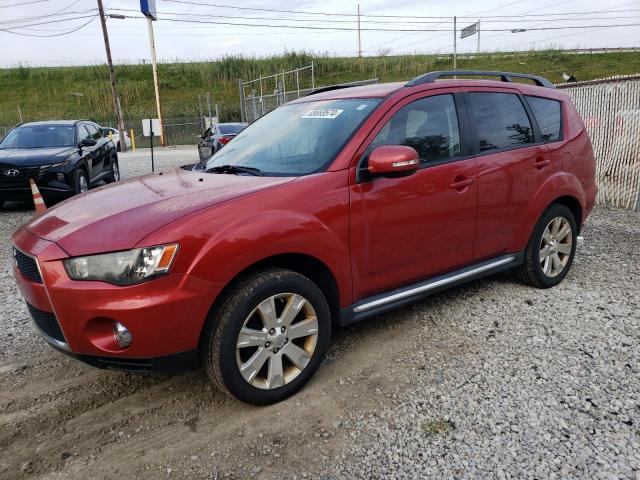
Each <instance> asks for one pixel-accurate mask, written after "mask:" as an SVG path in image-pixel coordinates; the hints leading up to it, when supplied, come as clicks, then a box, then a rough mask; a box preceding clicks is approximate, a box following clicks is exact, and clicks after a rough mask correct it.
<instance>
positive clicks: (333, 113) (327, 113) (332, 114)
mask: <svg viewBox="0 0 640 480" xmlns="http://www.w3.org/2000/svg"><path fill="white" fill-rule="evenodd" d="M342 112H344V110H340V109H337V108H315V109H313V110H310V111H308V112H307V113H305V114H304V115H303V116H302V117H301V118H328V119H330V120H333V119H334V118H336V117H337V116H338V115H340V114H341V113H342Z"/></svg>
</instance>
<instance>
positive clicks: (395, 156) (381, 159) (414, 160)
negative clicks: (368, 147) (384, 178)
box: [368, 145, 420, 175]
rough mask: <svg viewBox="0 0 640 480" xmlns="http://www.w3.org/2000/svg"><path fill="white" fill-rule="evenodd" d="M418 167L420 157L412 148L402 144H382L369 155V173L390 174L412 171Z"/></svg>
mask: <svg viewBox="0 0 640 480" xmlns="http://www.w3.org/2000/svg"><path fill="white" fill-rule="evenodd" d="M418 167H420V157H419V156H418V152H416V150H415V149H414V148H411V147H406V146H403V145H382V146H380V147H376V148H375V149H374V150H373V152H371V154H370V155H369V167H368V169H369V173H370V174H372V175H390V174H394V173H413V172H415V171H416V170H418Z"/></svg>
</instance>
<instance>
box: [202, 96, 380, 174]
mask: <svg viewBox="0 0 640 480" xmlns="http://www.w3.org/2000/svg"><path fill="white" fill-rule="evenodd" d="M380 101H381V100H380V99H369V98H367V99H355V98H352V99H342V100H320V101H315V102H314V101H311V102H304V103H292V104H288V105H283V106H282V107H279V108H276V109H275V110H273V111H271V112H269V113H268V114H267V115H265V116H264V117H261V118H259V119H258V120H256V121H255V122H254V123H252V124H251V125H249V126H248V127H247V128H245V129H244V130H242V131H241V132H240V133H239V134H238V135H237V136H236V137H235V138H234V139H233V141H232V142H229V144H227V146H225V147H224V148H222V149H220V150H218V152H217V153H216V154H215V155H213V156H212V157H211V158H210V159H209V160H208V161H207V164H206V170H210V169H214V168H216V167H223V166H233V167H244V168H250V169H257V171H258V172H259V173H260V174H262V175H272V176H298V175H308V174H310V173H315V172H319V171H322V170H324V169H325V168H326V167H327V166H328V165H329V164H330V163H331V162H332V161H333V160H334V159H335V157H336V155H337V154H338V153H339V152H340V150H342V148H343V146H344V144H345V143H346V142H347V141H348V140H349V138H350V137H351V135H353V133H354V132H355V131H356V130H357V129H358V127H359V126H360V125H361V124H362V122H364V120H365V119H366V118H367V117H368V116H369V115H370V114H371V113H372V112H373V111H374V110H375V108H376V107H377V106H378V105H379V104H380Z"/></svg>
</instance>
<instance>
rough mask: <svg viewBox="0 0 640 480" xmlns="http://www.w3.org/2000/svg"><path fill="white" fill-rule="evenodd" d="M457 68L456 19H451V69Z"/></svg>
mask: <svg viewBox="0 0 640 480" xmlns="http://www.w3.org/2000/svg"><path fill="white" fill-rule="evenodd" d="M457 67H458V39H457V33H456V17H455V16H454V17H453V69H454V70H456V69H457Z"/></svg>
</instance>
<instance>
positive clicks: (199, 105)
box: [198, 94, 207, 133]
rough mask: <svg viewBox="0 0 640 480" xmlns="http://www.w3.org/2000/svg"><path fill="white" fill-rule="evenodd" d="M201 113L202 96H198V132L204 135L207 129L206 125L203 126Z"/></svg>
mask: <svg viewBox="0 0 640 480" xmlns="http://www.w3.org/2000/svg"><path fill="white" fill-rule="evenodd" d="M203 113H204V112H203V111H202V96H201V95H200V94H198V116H199V121H200V131H201V132H203V133H204V131H205V130H206V129H207V128H206V125H205V124H204V115H203Z"/></svg>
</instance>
